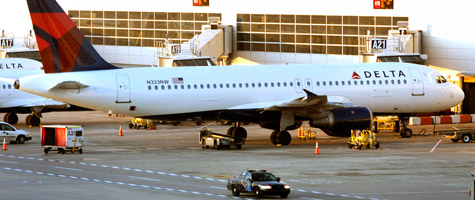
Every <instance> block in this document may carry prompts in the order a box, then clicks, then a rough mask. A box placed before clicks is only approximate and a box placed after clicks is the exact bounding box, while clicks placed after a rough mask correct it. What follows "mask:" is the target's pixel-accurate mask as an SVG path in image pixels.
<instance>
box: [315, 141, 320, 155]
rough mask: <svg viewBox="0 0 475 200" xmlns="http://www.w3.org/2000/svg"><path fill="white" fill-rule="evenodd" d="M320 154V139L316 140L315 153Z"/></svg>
mask: <svg viewBox="0 0 475 200" xmlns="http://www.w3.org/2000/svg"><path fill="white" fill-rule="evenodd" d="M318 154H320V151H319V150H318V141H315V155H318Z"/></svg>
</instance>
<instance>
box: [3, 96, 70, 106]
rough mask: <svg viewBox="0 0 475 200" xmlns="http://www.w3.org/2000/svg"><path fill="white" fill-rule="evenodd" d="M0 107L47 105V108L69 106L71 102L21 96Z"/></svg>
mask: <svg viewBox="0 0 475 200" xmlns="http://www.w3.org/2000/svg"><path fill="white" fill-rule="evenodd" d="M0 107H6V108H9V107H47V108H68V107H69V104H67V103H63V102H60V101H54V100H51V99H46V98H43V97H38V98H19V99H16V100H14V101H8V102H5V103H3V104H1V105H0Z"/></svg>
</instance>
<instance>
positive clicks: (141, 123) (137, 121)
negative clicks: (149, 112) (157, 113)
mask: <svg viewBox="0 0 475 200" xmlns="http://www.w3.org/2000/svg"><path fill="white" fill-rule="evenodd" d="M152 127H156V123H155V121H154V120H151V119H142V118H137V117H132V119H130V122H129V128H130V129H140V128H144V129H148V128H152Z"/></svg>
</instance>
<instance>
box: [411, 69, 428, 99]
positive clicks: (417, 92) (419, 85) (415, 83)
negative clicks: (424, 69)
mask: <svg viewBox="0 0 475 200" xmlns="http://www.w3.org/2000/svg"><path fill="white" fill-rule="evenodd" d="M409 71H410V72H411V76H412V80H411V82H412V96H424V82H423V81H422V76H421V72H420V71H419V69H410V70H409Z"/></svg>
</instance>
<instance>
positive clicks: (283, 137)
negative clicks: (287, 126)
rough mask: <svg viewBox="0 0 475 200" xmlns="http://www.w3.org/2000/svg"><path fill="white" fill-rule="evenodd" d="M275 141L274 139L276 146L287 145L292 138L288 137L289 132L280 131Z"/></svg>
mask: <svg viewBox="0 0 475 200" xmlns="http://www.w3.org/2000/svg"><path fill="white" fill-rule="evenodd" d="M275 139H276V142H277V144H281V145H289V144H290V141H291V140H292V137H291V136H290V133H289V132H287V131H280V132H279V133H277V135H276V137H275Z"/></svg>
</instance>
